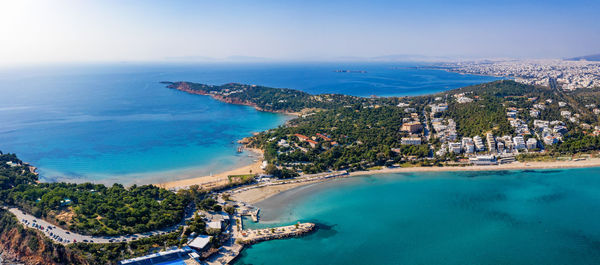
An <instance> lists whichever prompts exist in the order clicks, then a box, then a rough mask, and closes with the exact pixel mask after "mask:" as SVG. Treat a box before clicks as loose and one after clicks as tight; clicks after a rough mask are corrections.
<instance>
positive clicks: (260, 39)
mask: <svg viewBox="0 0 600 265" xmlns="http://www.w3.org/2000/svg"><path fill="white" fill-rule="evenodd" d="M598 10H600V1H598V0H593V1H592V0H570V1H556V0H544V1H541V0H539V1H538V0H533V1H532V0H521V1H516V0H514V1H513V0H506V1H498V0H490V1H487V0H479V1H472V0H458V1H453V0H414V1H390V0H369V1H354V0H345V1H338V0H327V1H322V0H319V1H314V0H303V1H287V0H273V1H270V0H244V1H236V0H212V1H177V0H171V1H154V0H143V1H141V0H140V1H134V0H102V1H86V0H52V1H50V0H12V1H10V0H7V1H0V36H1V38H0V64H9V65H10V64H28V63H48V62H144V61H153V62H157V61H158V62H160V61H167V62H169V61H214V60H217V61H219V60H225V61H227V60H230V61H231V60H266V61H269V60H278V61H335V60H363V59H364V60H368V59H369V58H373V57H381V56H390V55H411V56H417V55H418V56H424V57H422V58H428V57H434V58H438V57H444V58H499V57H514V58H564V57H572V56H579V55H588V54H594V53H600V16H599V15H598ZM384 58H387V57H384ZM397 58H407V57H397Z"/></svg>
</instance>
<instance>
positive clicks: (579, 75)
mask: <svg viewBox="0 0 600 265" xmlns="http://www.w3.org/2000/svg"><path fill="white" fill-rule="evenodd" d="M446 67H448V68H449V69H451V71H456V72H460V73H468V74H480V75H492V76H506V77H514V78H515V81H517V82H519V83H524V84H529V85H543V86H554V85H556V86H557V87H558V88H562V89H564V90H575V89H580V88H592V87H600V63H599V62H588V61H566V60H510V61H495V62H491V63H490V62H489V61H485V62H461V63H453V64H448V65H446Z"/></svg>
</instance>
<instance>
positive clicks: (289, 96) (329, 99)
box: [163, 82, 395, 112]
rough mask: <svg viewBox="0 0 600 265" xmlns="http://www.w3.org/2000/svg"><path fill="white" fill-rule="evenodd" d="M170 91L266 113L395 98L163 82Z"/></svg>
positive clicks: (234, 85)
mask: <svg viewBox="0 0 600 265" xmlns="http://www.w3.org/2000/svg"><path fill="white" fill-rule="evenodd" d="M163 83H164V84H167V85H168V87H170V88H178V89H182V90H185V91H187V92H191V93H199V94H206V95H213V96H216V98H217V99H219V100H225V101H228V102H231V103H238V104H248V105H253V106H256V107H258V108H260V109H261V110H265V111H276V112H277V111H284V112H299V111H302V110H303V109H310V108H314V109H334V108H338V107H342V106H344V105H347V104H362V103H374V102H391V101H394V100H395V99H394V98H378V99H370V98H362V97H355V96H348V95H340V94H322V95H311V94H308V93H306V92H303V91H299V90H294V89H287V88H273V87H265V86H255V85H245V84H238V83H229V84H224V85H220V86H214V85H205V84H198V83H191V82H163Z"/></svg>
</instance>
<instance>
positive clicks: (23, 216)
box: [8, 208, 189, 244]
mask: <svg viewBox="0 0 600 265" xmlns="http://www.w3.org/2000/svg"><path fill="white" fill-rule="evenodd" d="M8 211H10V212H11V213H13V214H14V215H15V216H17V219H18V220H19V222H21V223H22V224H23V225H24V226H27V227H30V228H34V229H37V230H39V231H42V232H43V233H44V234H45V235H46V236H47V237H48V238H50V239H52V240H53V241H54V242H56V243H60V244H70V243H75V242H84V243H113V242H125V241H132V240H136V239H140V238H144V237H149V236H154V235H160V234H166V233H169V232H173V231H175V230H177V227H178V226H179V225H181V224H178V225H175V226H173V227H169V228H165V229H160V230H156V231H152V232H146V233H139V234H133V235H124V236H88V235H81V234H77V233H74V232H70V231H67V230H64V229H62V228H60V227H57V226H55V225H52V224H50V223H48V222H46V221H44V220H43V219H40V218H37V217H35V216H33V215H30V214H27V213H25V212H23V211H21V210H19V209H17V208H9V209H8ZM187 219H189V217H188V216H186V218H185V219H184V221H182V223H184V222H185V220H187Z"/></svg>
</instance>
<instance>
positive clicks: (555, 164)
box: [232, 158, 600, 204]
mask: <svg viewBox="0 0 600 265" xmlns="http://www.w3.org/2000/svg"><path fill="white" fill-rule="evenodd" d="M586 167H600V158H590V159H586V160H580V161H551V162H525V163H523V162H514V163H511V164H503V165H489V166H464V167H458V166H457V167H449V166H446V167H399V168H384V169H380V170H371V171H355V172H350V173H349V174H348V177H352V176H363V175H373V174H392V173H413V172H453V171H495V170H527V169H561V168H586ZM329 180H331V179H322V180H315V181H306V182H299V183H290V184H282V185H273V186H267V187H261V188H256V189H249V190H246V191H243V192H240V193H236V194H235V195H233V196H232V199H234V200H236V201H241V202H245V203H249V204H255V203H258V202H260V201H263V200H266V199H268V198H270V197H273V196H275V195H277V194H279V193H281V192H284V191H286V190H290V189H294V188H297V187H300V186H305V185H309V184H314V183H318V182H323V181H329Z"/></svg>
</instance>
